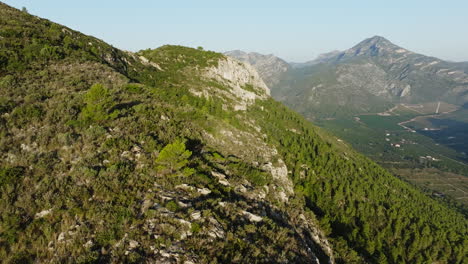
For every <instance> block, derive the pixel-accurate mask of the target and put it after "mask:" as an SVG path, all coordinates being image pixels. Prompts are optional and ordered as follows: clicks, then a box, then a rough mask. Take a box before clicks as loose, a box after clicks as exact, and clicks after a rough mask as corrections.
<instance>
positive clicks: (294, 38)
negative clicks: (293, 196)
mask: <svg viewBox="0 0 468 264" xmlns="http://www.w3.org/2000/svg"><path fill="white" fill-rule="evenodd" d="M0 1H4V2H5V3H7V4H9V5H11V6H14V7H17V8H21V7H23V6H24V7H26V8H27V9H28V10H29V12H30V13H31V14H34V15H37V16H40V17H44V18H47V19H50V20H52V21H54V22H57V23H60V24H63V25H65V26H68V27H71V28H73V29H76V30H78V31H81V32H83V33H85V34H89V35H93V36H95V37H98V38H100V39H103V40H104V41H106V42H108V43H110V44H112V45H114V46H115V47H118V48H121V49H126V50H131V51H137V50H140V49H146V48H156V47H159V46H161V45H164V44H178V45H184V46H191V47H197V46H203V47H204V48H205V49H209V50H215V51H228V50H233V49H241V50H244V51H256V52H260V53H265V54H270V53H273V54H275V55H277V56H279V57H281V58H284V59H286V60H287V61H296V62H301V61H307V60H310V59H313V58H314V57H316V56H317V55H318V54H320V53H324V52H328V51H332V50H344V49H347V48H350V47H352V46H353V45H355V44H356V43H358V42H360V41H361V40H363V39H365V38H368V37H371V36H374V35H380V36H383V37H385V38H387V39H389V40H390V41H392V42H393V43H395V44H397V45H400V46H402V47H404V48H407V49H409V50H412V51H415V52H418V53H422V54H425V55H431V56H435V57H439V58H441V59H446V60H452V61H468V0H437V1H435V0H386V1H384V0H342V1H337V0H322V1H314V0H282V1H276V0H268V1H267V0H233V1H223V0H154V1H149V0H133V1H129V0H125V1H124V0H113V1H110V0H79V1H67V0H0Z"/></svg>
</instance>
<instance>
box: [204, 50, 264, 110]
mask: <svg viewBox="0 0 468 264" xmlns="http://www.w3.org/2000/svg"><path fill="white" fill-rule="evenodd" d="M204 76H205V77H207V78H209V79H213V80H215V81H217V82H220V83H222V84H224V85H225V86H226V87H228V88H230V90H229V93H228V94H224V95H225V96H227V97H229V98H230V99H234V101H235V105H234V110H246V109H247V106H248V105H251V104H252V103H254V102H255V100H256V99H266V98H267V97H268V96H269V95H270V89H269V88H268V87H267V86H266V84H265V83H264V82H263V80H262V79H261V78H260V76H259V75H258V73H257V71H256V70H255V69H254V68H253V67H252V66H251V65H249V64H246V63H243V62H240V61H238V60H235V59H233V58H230V57H224V58H222V59H220V60H219V61H218V64H217V65H216V66H213V67H210V68H208V69H207V70H206V72H205V74H204ZM217 92H221V91H219V90H217Z"/></svg>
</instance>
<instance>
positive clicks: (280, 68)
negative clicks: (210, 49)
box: [224, 50, 291, 87]
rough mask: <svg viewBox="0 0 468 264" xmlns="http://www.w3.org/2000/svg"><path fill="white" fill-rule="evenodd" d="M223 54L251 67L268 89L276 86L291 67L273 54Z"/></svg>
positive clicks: (236, 52) (241, 52) (235, 52)
mask: <svg viewBox="0 0 468 264" xmlns="http://www.w3.org/2000/svg"><path fill="white" fill-rule="evenodd" d="M224 54H225V55H227V56H229V57H232V58H236V59H237V60H240V61H242V62H245V63H248V64H250V65H252V66H253V67H254V68H255V69H256V70H257V71H258V73H259V75H260V77H262V79H263V81H264V82H265V83H266V84H267V85H268V87H271V86H273V85H276V84H278V83H279V81H280V80H281V75H282V74H283V73H285V72H286V71H288V70H289V69H290V67H291V66H290V65H289V64H288V63H287V62H286V61H284V60H282V59H280V58H278V57H276V56H274V55H273V54H269V55H263V54H260V53H256V52H250V53H247V52H243V51H240V50H234V51H228V52H225V53H224Z"/></svg>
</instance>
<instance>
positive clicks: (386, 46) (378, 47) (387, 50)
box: [343, 35, 409, 57]
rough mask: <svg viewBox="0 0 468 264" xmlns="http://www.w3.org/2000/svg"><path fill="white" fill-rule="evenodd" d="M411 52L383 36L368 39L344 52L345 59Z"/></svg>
mask: <svg viewBox="0 0 468 264" xmlns="http://www.w3.org/2000/svg"><path fill="white" fill-rule="evenodd" d="M408 52H409V51H408V50H406V49H403V48H401V47H399V46H397V45H395V44H393V43H392V42H391V41H390V40H388V39H386V38H384V37H382V36H377V35H376V36H373V37H370V38H367V39H365V40H363V41H361V42H359V43H358V44H357V45H355V46H354V47H352V48H351V49H348V50H346V51H345V52H344V54H343V55H345V57H355V56H372V57H374V56H380V55H386V54H387V55H388V54H395V53H397V54H399V53H408Z"/></svg>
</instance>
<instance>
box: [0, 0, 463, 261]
mask: <svg viewBox="0 0 468 264" xmlns="http://www.w3.org/2000/svg"><path fill="white" fill-rule="evenodd" d="M0 36H1V38H0V51H1V56H0V57H1V62H2V64H1V68H0V111H1V113H0V114H1V117H0V134H1V137H0V190H1V192H0V193H1V198H0V259H1V260H2V261H3V262H5V263H42V262H48V263H49V262H51V263H68V262H71V263H74V262H79V263H122V262H128V263H153V262H163V263H227V262H230V263H319V262H320V263H335V262H336V263H364V262H369V263H375V262H381V263H386V262H388V263H415V262H420V263H424V262H435V261H438V262H440V263H463V262H464V261H466V253H467V247H466V244H467V238H466V236H465V235H466V232H467V222H466V220H465V219H464V218H463V216H461V215H459V214H457V213H456V212H454V211H451V210H450V209H447V208H446V207H444V206H443V205H441V204H439V203H437V202H435V201H432V200H431V199H428V198H427V197H426V196H425V195H423V194H421V193H420V192H418V191H416V190H415V189H414V188H412V187H411V186H409V185H407V184H405V183H403V182H401V181H400V180H398V179H396V178H394V177H393V176H391V175H390V174H388V173H387V172H386V171H384V170H383V169H382V168H380V167H378V166H377V165H375V164H374V163H373V162H371V161H369V160H368V159H366V158H364V157H362V156H361V155H359V154H357V153H356V152H354V151H353V150H352V149H351V148H349V147H348V146H347V145H345V144H343V143H341V142H338V141H337V139H336V138H334V137H332V136H330V135H328V134H326V133H324V132H323V131H321V130H320V129H318V128H316V127H314V126H313V125H311V124H310V123H308V122H307V121H305V120H304V119H303V118H302V117H300V116H299V115H297V114H295V113H294V112H292V111H290V110H288V109H287V108H286V107H284V106H283V105H281V104H280V103H277V102H275V101H274V100H273V99H271V98H270V96H269V90H268V88H267V87H266V85H265V84H264V83H263V82H262V80H261V79H260V77H259V75H258V74H257V73H256V72H255V71H254V70H253V69H252V67H251V66H249V65H246V64H243V63H242V62H239V61H236V60H233V59H231V58H228V57H225V56H224V55H222V54H218V53H214V52H209V51H202V50H196V49H191V48H186V47H180V46H164V47H161V48H158V49H154V50H143V51H140V52H138V53H136V54H134V53H129V52H122V51H119V50H117V49H115V48H113V47H111V46H109V45H107V44H106V43H104V42H102V41H100V40H97V39H95V38H92V37H88V36H85V35H82V34H80V33H78V32H76V31H73V30H70V29H68V28H66V27H63V26H61V25H57V24H54V23H51V22H49V21H46V20H43V19H40V18H37V17H34V16H31V15H28V14H26V13H22V12H20V11H18V10H16V9H13V8H10V7H8V6H6V5H4V4H0Z"/></svg>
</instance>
